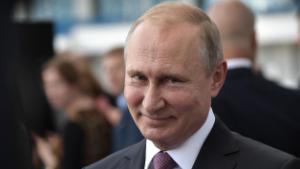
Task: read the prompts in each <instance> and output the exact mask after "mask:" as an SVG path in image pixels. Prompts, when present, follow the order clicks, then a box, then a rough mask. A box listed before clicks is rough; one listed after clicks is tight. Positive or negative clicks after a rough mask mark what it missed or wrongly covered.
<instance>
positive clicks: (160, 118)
mask: <svg viewBox="0 0 300 169" xmlns="http://www.w3.org/2000/svg"><path fill="white" fill-rule="evenodd" d="M139 116H140V117H144V118H145V119H147V120H149V121H152V122H166V121H169V120H172V119H174V117H173V116H171V115H155V114H154V115H149V114H146V113H139Z"/></svg>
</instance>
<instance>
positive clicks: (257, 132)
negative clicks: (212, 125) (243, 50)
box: [212, 68, 300, 157]
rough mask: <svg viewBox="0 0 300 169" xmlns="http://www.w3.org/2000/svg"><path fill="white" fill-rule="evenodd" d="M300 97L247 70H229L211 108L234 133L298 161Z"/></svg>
mask: <svg viewBox="0 0 300 169" xmlns="http://www.w3.org/2000/svg"><path fill="white" fill-rule="evenodd" d="M299 104H300V93H299V92H298V93H297V92H296V91H293V90H288V89H285V88H282V87H280V86H278V85H276V84H275V83H274V82H271V81H269V80H266V79H265V78H263V77H262V76H261V75H256V74H254V73H253V72H252V71H251V70H250V69H247V68H239V69H233V70H229V71H228V74H227V78H226V81H225V84H224V86H223V88H222V90H221V92H220V93H219V95H218V96H217V97H216V98H214V99H213V102H212V108H213V110H214V113H215V114H217V115H218V116H219V117H220V118H221V119H222V121H223V122H224V123H225V124H226V125H227V126H228V127H229V128H230V129H231V130H233V131H236V132H238V133H240V134H242V135H244V136H247V137H250V138H253V139H255V140H258V141H260V142H263V143H265V144H268V145H270V146H272V147H276V148H278V149H281V150H283V151H286V152H288V153H290V154H293V155H295V156H298V157H300V144H299V143H300V137H299V136H300V110H299V108H298V106H299Z"/></svg>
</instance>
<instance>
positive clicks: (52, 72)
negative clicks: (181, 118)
mask: <svg viewBox="0 0 300 169" xmlns="http://www.w3.org/2000/svg"><path fill="white" fill-rule="evenodd" d="M163 1H164V0H15V1H13V0H12V1H11V0H7V1H5V0H3V2H2V1H1V3H3V5H2V4H1V5H0V7H1V11H3V12H4V13H5V14H3V15H0V16H1V18H3V19H1V21H2V23H3V25H4V26H1V31H0V33H1V37H2V38H1V45H0V47H1V50H0V52H1V57H0V59H1V62H0V64H1V66H0V68H1V71H0V73H1V76H0V77H1V78H2V79H4V80H2V79H1V81H0V85H1V87H0V90H1V95H0V99H1V102H0V103H1V106H0V108H1V113H2V111H3V112H4V113H3V114H2V116H1V118H0V120H1V123H0V125H1V127H0V129H1V134H2V133H4V134H3V137H2V136H1V139H0V141H1V144H0V145H2V146H3V145H4V146H3V148H2V147H1V148H0V149H1V150H2V151H3V153H1V154H2V155H3V154H4V156H5V157H4V158H2V157H1V158H0V159H1V160H3V162H2V161H1V164H3V163H4V162H5V164H7V165H1V167H3V168H14V169H15V168H17V167H19V168H22V169H26V168H47V167H49V166H50V168H57V167H61V168H64V169H67V168H72V169H76V168H81V167H82V166H85V165H87V164H91V163H92V162H94V161H96V160H99V159H101V158H103V157H105V156H106V155H108V154H110V153H112V152H115V151H117V150H119V149H121V148H124V147H126V146H128V145H130V144H133V143H136V142H137V141H139V140H141V139H142V138H143V137H142V135H141V134H140V133H139V131H138V130H137V128H136V126H135V124H134V122H133V121H132V119H131V116H130V114H129V111H128V108H127V105H126V101H125V100H124V97H123V80H124V67H123V66H124V60H123V57H122V56H123V45H124V42H125V38H126V35H127V32H128V30H129V28H130V26H131V24H132V22H133V21H134V20H136V19H137V18H138V17H139V16H140V15H141V14H143V13H144V12H145V11H146V10H148V9H149V8H151V7H152V6H154V5H155V4H157V3H160V2H163ZM180 1H181V2H186V3H191V4H194V5H197V6H199V7H201V8H203V9H204V10H207V8H208V7H209V5H210V4H211V3H213V2H214V1H216V0H180ZM242 1H243V2H245V3H246V4H247V5H248V6H249V7H250V8H251V9H252V10H253V11H254V12H255V15H256V31H257V40H258V51H257V60H256V63H255V68H256V69H257V71H259V72H261V73H262V74H263V75H264V76H265V77H267V78H268V79H271V80H273V81H275V82H276V83H278V84H279V85H281V86H284V87H286V88H291V89H296V90H298V91H299V88H300V26H299V25H300V20H299V16H298V17H297V11H299V6H300V1H299V0H242ZM4 2H7V3H4ZM298 15H299V14H298ZM2 29H3V31H2ZM90 68H91V71H90V70H89V69H90ZM94 76H95V77H96V78H95V77H94ZM98 83H99V84H98ZM298 91H297V92H298ZM2 125H3V126H2ZM5 127H13V129H11V130H10V129H9V130H7V129H6V128H5ZM2 130H3V131H4V132H2ZM13 133H17V134H13ZM98 136H99V137H98ZM12 145H18V147H14V146H12ZM63 145H65V146H63ZM10 147H14V148H10ZM18 150H20V151H18ZM82 150H84V152H81V151H82ZM93 150H98V151H93ZM16 151H17V153H16ZM74 151H76V152H74ZM9 152H10V153H9ZM19 152H20V153H19ZM93 153H94V154H93ZM15 154H17V155H18V156H19V158H20V160H19V161H20V162H17V163H16V162H15V161H16V158H15V157H14V156H15ZM10 157H13V158H12V160H7V159H8V158H10ZM24 157H26V158H24ZM76 162H77V163H76ZM14 165H16V166H14Z"/></svg>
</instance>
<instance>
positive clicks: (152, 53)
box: [126, 21, 203, 66]
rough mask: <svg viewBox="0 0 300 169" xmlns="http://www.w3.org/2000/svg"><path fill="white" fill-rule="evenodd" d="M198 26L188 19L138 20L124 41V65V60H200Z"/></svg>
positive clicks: (200, 48)
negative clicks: (166, 20)
mask: <svg viewBox="0 0 300 169" xmlns="http://www.w3.org/2000/svg"><path fill="white" fill-rule="evenodd" d="M199 32H200V29H199V26H196V25H193V24H190V23H180V24H172V25H168V23H159V22H155V21H145V22H143V23H141V24H140V25H139V26H138V27H137V28H136V29H135V31H134V32H133V33H132V35H131V37H130V38H129V40H128V42H127V53H126V65H127V66H128V64H129V63H128V61H132V60H135V61H138V60H142V61H143V62H147V61H149V62H150V63H153V62H156V61H159V62H161V63H170V64H172V63H180V64H181V65H185V64H190V63H189V62H191V60H193V59H195V58H196V59H197V60H193V62H194V61H197V62H199V63H200V62H201V59H200V57H201V50H202V49H203V48H202V47H201V46H203V45H202V44H201V40H200V35H199V34H200V33H199Z"/></svg>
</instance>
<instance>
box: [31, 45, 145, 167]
mask: <svg viewBox="0 0 300 169" xmlns="http://www.w3.org/2000/svg"><path fill="white" fill-rule="evenodd" d="M123 51H124V49H123V47H116V48H113V49H111V50H110V51H108V52H107V53H105V54H104V55H103V56H102V59H101V63H100V65H101V70H99V71H103V75H104V76H105V79H106V80H107V84H108V86H109V88H108V90H107V91H105V90H104V89H103V87H101V83H100V82H99V80H98V79H97V78H96V76H95V74H94V73H93V72H92V69H91V65H90V63H89V61H88V59H87V57H85V56H81V55H79V54H76V53H74V52H64V53H60V54H57V55H56V56H54V57H53V58H51V59H50V60H48V61H47V62H46V63H45V64H44V65H43V66H42V69H41V70H42V72H41V77H42V82H43V89H44V91H45V95H46V97H47V100H48V102H49V104H50V106H51V108H52V110H53V111H52V112H53V116H52V117H53V121H54V124H55V130H54V131H47V132H46V134H45V135H43V136H40V135H38V134H37V133H34V132H33V133H32V136H33V143H34V147H33V149H32V155H33V156H32V160H33V165H34V168H41V167H45V168H54V169H55V168H63V169H76V168H82V167H83V166H85V165H88V164H91V163H92V162H95V161H96V160H99V159H101V158H103V157H106V156H107V155H109V154H110V153H112V152H115V151H117V150H120V149H122V148H125V147H126V146H129V145H131V144H134V143H136V142H138V141H140V140H141V139H142V138H143V137H142V135H141V134H140V132H139V131H138V129H137V127H136V126H135V124H134V122H133V120H132V119H131V116H130V114H129V112H128V109H127V104H126V101H125V99H124V97H123V94H122V93H123V83H124V71H125V69H124V58H123Z"/></svg>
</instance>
